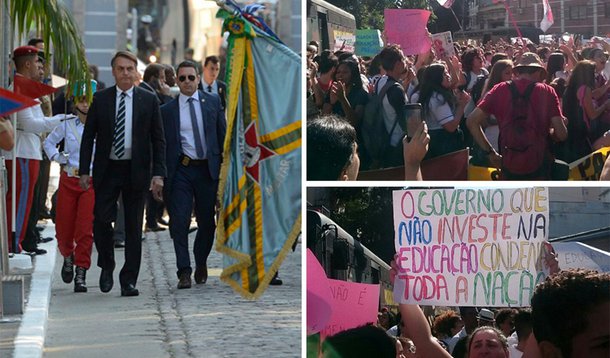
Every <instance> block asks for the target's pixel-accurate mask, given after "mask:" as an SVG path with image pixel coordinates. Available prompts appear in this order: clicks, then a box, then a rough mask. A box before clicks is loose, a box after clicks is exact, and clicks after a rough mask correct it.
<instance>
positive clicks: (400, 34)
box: [383, 9, 431, 55]
mask: <svg viewBox="0 0 610 358" xmlns="http://www.w3.org/2000/svg"><path fill="white" fill-rule="evenodd" d="M383 14H384V17H385V33H386V38H387V40H388V42H389V43H393V44H398V45H400V47H401V49H402V52H403V53H404V54H405V55H417V54H420V53H424V52H427V51H428V50H430V46H431V42H430V36H429V35H428V29H427V28H426V24H427V23H428V18H429V17H430V11H427V10H414V9H385V10H384V11H383Z"/></svg>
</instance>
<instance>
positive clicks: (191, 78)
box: [178, 75, 197, 82]
mask: <svg viewBox="0 0 610 358" xmlns="http://www.w3.org/2000/svg"><path fill="white" fill-rule="evenodd" d="M187 78H188V79H189V81H191V82H192V81H194V80H195V78H197V77H195V76H194V75H188V76H180V77H178V81H180V82H184V81H186V79H187Z"/></svg>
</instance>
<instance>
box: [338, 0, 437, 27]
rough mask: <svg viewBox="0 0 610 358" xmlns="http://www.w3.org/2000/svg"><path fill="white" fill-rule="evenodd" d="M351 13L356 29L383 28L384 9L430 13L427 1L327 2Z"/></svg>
mask: <svg viewBox="0 0 610 358" xmlns="http://www.w3.org/2000/svg"><path fill="white" fill-rule="evenodd" d="M327 1H328V2H329V3H331V4H333V5H335V6H337V7H339V8H341V9H343V10H345V11H347V12H349V13H351V14H352V15H354V17H355V18H356V28H358V29H380V30H383V28H384V18H383V10H384V9H426V10H430V11H432V8H431V7H430V5H429V3H428V1H427V0H394V1H392V0H357V1H354V0H327Z"/></svg>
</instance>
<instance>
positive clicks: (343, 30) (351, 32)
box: [307, 0, 356, 52]
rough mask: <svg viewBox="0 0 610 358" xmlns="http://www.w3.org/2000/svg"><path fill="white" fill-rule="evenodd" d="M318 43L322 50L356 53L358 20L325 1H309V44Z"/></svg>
mask: <svg viewBox="0 0 610 358" xmlns="http://www.w3.org/2000/svg"><path fill="white" fill-rule="evenodd" d="M312 40H313V41H317V42H318V43H319V44H320V49H319V50H320V52H321V51H322V50H331V51H336V50H338V49H339V48H341V46H342V45H344V50H345V51H351V52H353V51H354V43H355V42H356V18H355V17H354V15H352V14H350V13H349V12H347V11H345V10H342V9H340V8H338V7H336V6H334V5H332V4H330V3H327V2H326V1H323V0H307V42H309V41H312Z"/></svg>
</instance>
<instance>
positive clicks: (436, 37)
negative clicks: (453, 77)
mask: <svg viewBox="0 0 610 358" xmlns="http://www.w3.org/2000/svg"><path fill="white" fill-rule="evenodd" d="M432 48H434V52H435V53H436V56H437V57H439V58H445V57H452V56H455V48H454V47H453V38H452V37H451V31H445V32H441V33H438V34H433V35H432Z"/></svg>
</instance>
